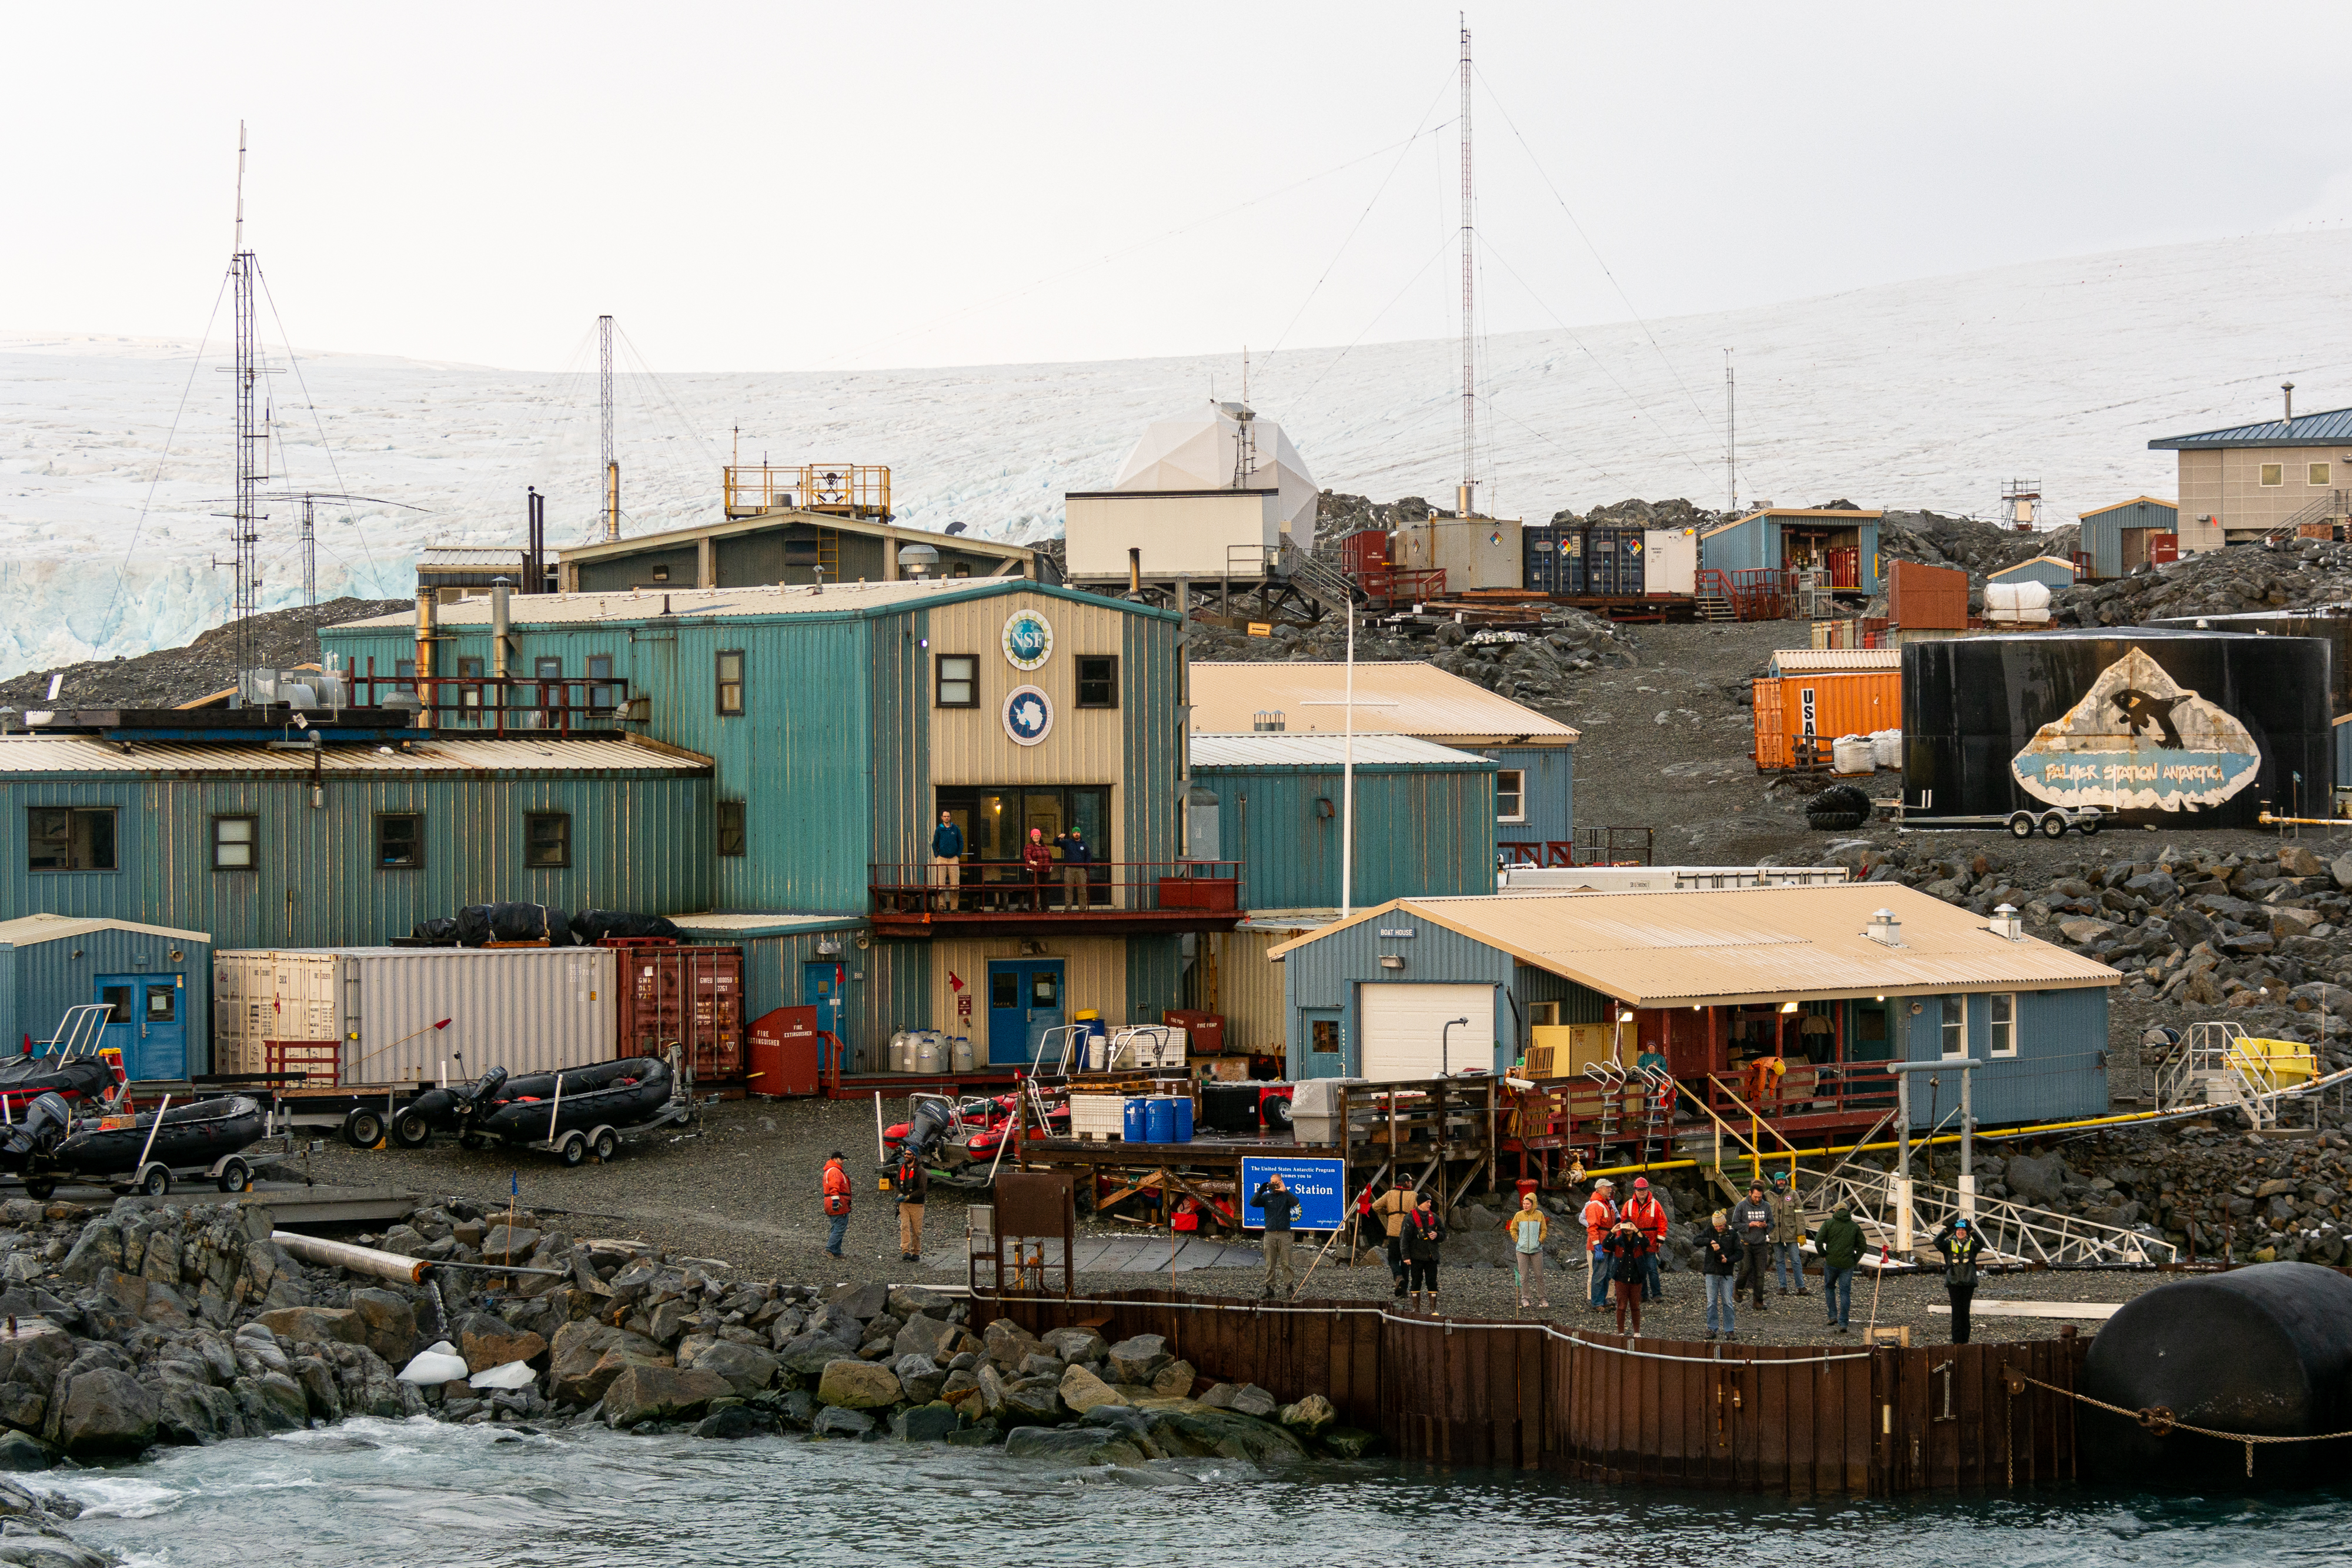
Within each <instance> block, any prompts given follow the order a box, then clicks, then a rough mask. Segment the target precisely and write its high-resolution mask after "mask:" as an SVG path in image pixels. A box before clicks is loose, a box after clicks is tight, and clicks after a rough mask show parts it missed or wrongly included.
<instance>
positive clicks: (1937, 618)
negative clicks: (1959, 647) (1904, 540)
mask: <svg viewBox="0 0 2352 1568" xmlns="http://www.w3.org/2000/svg"><path fill="white" fill-rule="evenodd" d="M1886 618H1887V620H1889V621H1891V622H1894V623H1895V625H1896V626H1898V627H1900V628H1902V629H1903V630H1904V631H1906V632H1965V631H1967V630H1968V626H1969V574H1968V573H1967V572H1965V571H1961V570H1958V569H1957V568H1953V567H1942V566H1921V565H1920V564H1919V563H1918V562H1917V561H1916V560H1896V561H1889V562H1887V571H1886Z"/></svg>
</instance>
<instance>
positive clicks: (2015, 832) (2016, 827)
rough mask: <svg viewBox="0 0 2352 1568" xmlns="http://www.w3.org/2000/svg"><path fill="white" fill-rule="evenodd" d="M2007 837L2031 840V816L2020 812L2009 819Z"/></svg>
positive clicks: (2029, 813)
mask: <svg viewBox="0 0 2352 1568" xmlns="http://www.w3.org/2000/svg"><path fill="white" fill-rule="evenodd" d="M2009 836H2010V837H2011V838H2012V839H2030V838H2032V836H2033V817H2032V813H2031V812H2027V811H2020V812H2018V813H2017V815H2015V816H2013V817H2011V818H2010V820H2009Z"/></svg>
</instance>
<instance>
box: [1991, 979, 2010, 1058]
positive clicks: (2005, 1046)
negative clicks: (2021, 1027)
mask: <svg viewBox="0 0 2352 1568" xmlns="http://www.w3.org/2000/svg"><path fill="white" fill-rule="evenodd" d="M1985 1000H1986V1001H1987V1002H1988V1003H1989V1004H1990V1019H1991V1028H1990V1033H1991V1036H1992V1051H1991V1054H1992V1055H1994V1056H2015V1055H2016V1054H2017V997H2016V994H2015V993H2014V992H2011V991H1998V992H1995V993H1994V994H1993V995H1991V996H1990V997H1987V998H1985Z"/></svg>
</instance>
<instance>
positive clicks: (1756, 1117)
mask: <svg viewBox="0 0 2352 1568" xmlns="http://www.w3.org/2000/svg"><path fill="white" fill-rule="evenodd" d="M1706 1081H1707V1082H1709V1083H1712V1084H1714V1085H1715V1086H1716V1087H1717V1089H1720V1090H1722V1091H1723V1094H1724V1098H1725V1099H1727V1100H1729V1101H1730V1102H1731V1103H1733V1104H1734V1105H1737V1106H1738V1107H1739V1108H1740V1109H1741V1110H1743V1111H1745V1112H1747V1113H1748V1126H1749V1127H1750V1128H1751V1129H1752V1128H1757V1127H1761V1128H1762V1129H1763V1130H1764V1131H1766V1132H1768V1133H1770V1134H1772V1136H1773V1138H1774V1139H1775V1140H1777V1141H1778V1142H1779V1144H1780V1146H1781V1147H1782V1148H1784V1149H1786V1150H1788V1151H1789V1179H1790V1181H1795V1180H1796V1179H1797V1145H1794V1144H1792V1143H1790V1142H1789V1140H1788V1138H1787V1137H1785V1136H1784V1135H1782V1134H1781V1132H1780V1128H1778V1127H1776V1126H1774V1125H1772V1124H1771V1123H1769V1122H1768V1121H1766V1120H1764V1118H1763V1116H1762V1115H1761V1114H1760V1113H1759V1112H1758V1111H1757V1109H1756V1107H1754V1106H1753V1105H1750V1104H1749V1103H1748V1102H1747V1101H1745V1100H1742V1099H1741V1098H1740V1097H1739V1095H1738V1092H1737V1091H1735V1090H1733V1089H1732V1087H1731V1086H1730V1085H1729V1084H1727V1083H1726V1082H1724V1081H1723V1080H1722V1079H1720V1078H1717V1076H1716V1075H1715V1074H1714V1073H1712V1072H1710V1073H1708V1074H1707V1075H1706ZM1699 1108H1700V1109H1701V1110H1705V1111H1706V1113H1707V1114H1708V1115H1710V1116H1712V1115H1714V1114H1715V1113H1714V1112H1713V1111H1712V1110H1707V1107H1706V1102H1705V1101H1700V1102H1699ZM1720 1163H1721V1162H1719V1161H1718V1162H1717V1164H1718V1165H1720ZM1763 1174H1764V1156H1763V1154H1762V1153H1761V1152H1760V1151H1759V1149H1757V1147H1756V1146H1755V1145H1752V1144H1751V1145H1748V1175H1749V1176H1762V1175H1763Z"/></svg>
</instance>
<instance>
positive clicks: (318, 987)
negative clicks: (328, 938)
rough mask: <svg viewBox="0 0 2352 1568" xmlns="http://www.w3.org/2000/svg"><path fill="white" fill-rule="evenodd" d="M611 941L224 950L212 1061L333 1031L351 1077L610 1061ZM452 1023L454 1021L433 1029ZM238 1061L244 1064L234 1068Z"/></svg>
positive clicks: (344, 1077) (459, 1074)
mask: <svg viewBox="0 0 2352 1568" xmlns="http://www.w3.org/2000/svg"><path fill="white" fill-rule="evenodd" d="M614 983H615V971H614V950H613V949H612V948H609V947H508V948H467V947H328V948H308V949H299V950H298V949H282V950H277V951H258V950H257V951H246V952H230V953H221V954H216V955H215V956H214V961H213V992H214V996H215V999H216V1000H217V999H218V998H222V997H223V996H225V995H226V996H227V997H229V998H232V999H233V1001H234V1004H235V1005H234V1007H233V1008H232V1009H216V1010H215V1014H214V1018H215V1030H214V1053H215V1054H214V1060H215V1062H216V1063H217V1064H218V1067H217V1070H218V1071H224V1072H260V1071H266V1070H267V1068H266V1061H265V1054H264V1051H263V1042H264V1041H265V1040H339V1041H340V1042H341V1056H340V1059H339V1061H338V1070H339V1072H340V1074H341V1082H342V1083H344V1084H394V1083H418V1082H439V1081H440V1078H441V1075H442V1072H443V1070H444V1068H445V1067H446V1070H447V1072H448V1075H449V1077H450V1078H451V1079H452V1080H456V1079H458V1078H478V1077H479V1076H480V1075H481V1074H482V1073H484V1072H487V1071H489V1070H490V1069H491V1068H493V1067H503V1068H505V1069H506V1070H507V1071H508V1072H509V1073H510V1074H512V1075H515V1076H517V1077H520V1075H522V1074H523V1073H526V1072H549V1071H554V1070H555V1069H557V1068H559V1067H579V1066H584V1065H586V1064H587V1063H589V1062H594V1061H611V1060H612V1059H613V1057H614V1052H615V1051H616V1049H617V1041H618V1027H617V1022H616V1019H617V998H616V996H615V993H614ZM441 1019H448V1020H449V1027H448V1028H447V1029H446V1030H436V1029H435V1028H434V1027H433V1026H434V1025H435V1024H436V1022H438V1021H439V1020H441ZM231 1061H236V1062H237V1063H238V1064H239V1065H236V1066H231V1065H230V1062H231Z"/></svg>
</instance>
